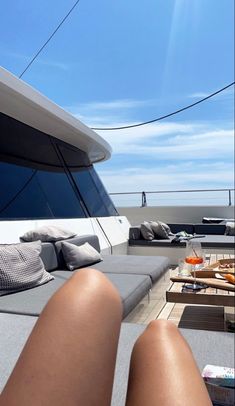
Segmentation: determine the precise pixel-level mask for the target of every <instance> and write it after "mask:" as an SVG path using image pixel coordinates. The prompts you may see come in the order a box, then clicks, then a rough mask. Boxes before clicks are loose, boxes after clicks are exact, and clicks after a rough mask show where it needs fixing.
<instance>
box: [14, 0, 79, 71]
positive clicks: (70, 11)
mask: <svg viewBox="0 0 235 406" xmlns="http://www.w3.org/2000/svg"><path fill="white" fill-rule="evenodd" d="M79 1H80V0H77V1H76V2H75V3H74V5H73V7H72V8H71V9H70V10H69V12H68V13H67V14H66V16H65V17H64V18H63V20H62V21H61V22H60V23H59V24H58V25H57V27H56V29H55V30H54V31H53V33H52V34H51V35H50V37H49V38H48V40H47V41H46V42H44V44H43V45H42V46H41V48H40V49H39V50H38V52H37V53H36V54H35V55H34V57H33V58H32V59H31V61H30V62H29V63H28V65H27V66H26V68H25V69H24V70H23V72H22V73H21V74H20V75H19V78H22V76H23V75H24V73H25V72H26V71H27V70H28V69H29V67H30V66H31V65H32V63H33V62H34V61H35V59H36V58H37V57H38V55H39V54H40V53H41V52H42V50H43V49H44V48H45V47H46V45H47V44H48V43H49V42H50V40H51V39H52V38H53V37H54V35H55V33H56V32H57V31H58V30H59V28H60V27H61V26H62V24H63V23H64V22H65V20H67V18H68V16H69V15H70V14H71V13H72V11H73V10H74V9H75V7H76V6H77V4H78V3H79Z"/></svg>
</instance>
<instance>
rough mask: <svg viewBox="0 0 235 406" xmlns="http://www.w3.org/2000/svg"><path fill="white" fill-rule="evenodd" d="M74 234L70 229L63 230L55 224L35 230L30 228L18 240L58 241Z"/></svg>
mask: <svg viewBox="0 0 235 406" xmlns="http://www.w3.org/2000/svg"><path fill="white" fill-rule="evenodd" d="M75 235H76V234H75V233H73V232H72V231H69V230H65V229H63V228H60V227H57V226H42V227H39V228H37V229H35V230H30V231H28V232H27V233H25V234H24V235H22V237H20V241H38V240H41V241H43V242H46V241H50V242H52V241H59V240H66V239H67V238H71V237H74V236H75Z"/></svg>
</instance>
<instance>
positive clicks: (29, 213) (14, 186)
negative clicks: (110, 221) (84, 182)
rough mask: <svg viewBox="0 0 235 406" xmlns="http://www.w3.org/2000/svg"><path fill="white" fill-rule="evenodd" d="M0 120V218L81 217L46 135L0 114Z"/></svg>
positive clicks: (82, 210)
mask: <svg viewBox="0 0 235 406" xmlns="http://www.w3.org/2000/svg"><path fill="white" fill-rule="evenodd" d="M1 123H4V133H3V135H2V136H1V139H0V158H1V162H0V191H1V193H0V218H15V219H16V218H66V217H67V218H69V217H71V218H72V217H85V212H84V209H83V208H82V203H81V202H80V200H79V196H78V194H77V192H76V190H75V189H74V188H73V186H72V183H71V181H70V179H69V176H68V174H67V173H66V172H65V170H64V167H63V164H62V162H61V161H60V159H59V157H58V154H57V152H56V149H55V147H54V146H53V143H52V141H51V139H50V137H49V136H47V135H46V134H43V133H40V132H39V131H36V130H33V129H31V128H30V127H28V126H25V125H24V124H22V123H18V122H17V121H16V120H13V119H12V118H8V117H6V116H4V115H2V116H1ZM2 128H3V127H2ZM1 133H2V132H1Z"/></svg>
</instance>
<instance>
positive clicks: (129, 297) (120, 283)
mask: <svg viewBox="0 0 235 406" xmlns="http://www.w3.org/2000/svg"><path fill="white" fill-rule="evenodd" d="M75 272H79V270H78V271H75ZM51 275H52V276H53V277H54V280H53V281H51V282H50V283H48V284H46V285H42V286H38V287H37V288H33V289H28V290H25V291H21V292H17V293H13V294H11V295H7V296H2V297H0V312H5V313H15V314H23V315H30V316H38V315H39V314H40V313H41V312H42V310H43V308H44V306H45V305H46V303H47V302H48V300H49V299H50V298H51V296H52V295H53V294H54V293H55V292H56V291H57V289H59V288H60V287H61V286H62V285H63V284H64V282H65V281H66V280H67V279H69V278H70V277H71V276H72V272H71V271H66V270H57V271H53V272H51ZM106 277H107V278H108V279H109V280H110V281H111V282H112V283H113V284H114V286H116V288H117V290H118V291H119V294H120V296H121V298H122V302H123V307H124V309H123V317H125V316H126V315H127V314H128V313H129V312H130V311H131V310H132V309H133V308H134V307H135V306H136V305H137V304H138V303H139V301H140V300H141V299H142V298H143V297H144V296H145V295H146V294H147V293H148V291H149V289H151V286H152V283H151V279H150V278H149V277H148V276H145V275H118V274H106Z"/></svg>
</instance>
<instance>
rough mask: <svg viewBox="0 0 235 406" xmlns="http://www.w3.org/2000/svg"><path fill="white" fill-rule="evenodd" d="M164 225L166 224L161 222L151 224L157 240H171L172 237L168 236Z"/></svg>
mask: <svg viewBox="0 0 235 406" xmlns="http://www.w3.org/2000/svg"><path fill="white" fill-rule="evenodd" d="M163 224H164V223H162V222H161V221H151V222H150V226H151V229H152V231H153V233H154V235H155V236H156V237H157V238H159V239H167V240H169V238H170V237H169V235H168V232H167V230H166V229H165V228H164V226H163ZM167 227H168V226H167Z"/></svg>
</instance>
